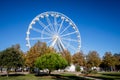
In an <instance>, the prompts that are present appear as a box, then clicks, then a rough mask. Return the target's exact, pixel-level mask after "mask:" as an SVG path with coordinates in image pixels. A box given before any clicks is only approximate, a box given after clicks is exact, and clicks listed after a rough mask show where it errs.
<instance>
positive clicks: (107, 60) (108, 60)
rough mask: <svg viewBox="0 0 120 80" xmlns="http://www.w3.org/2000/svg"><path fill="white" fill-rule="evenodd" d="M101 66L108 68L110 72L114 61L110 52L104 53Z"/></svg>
mask: <svg viewBox="0 0 120 80" xmlns="http://www.w3.org/2000/svg"><path fill="white" fill-rule="evenodd" d="M102 64H103V65H104V67H105V68H107V69H108V68H109V70H112V69H113V68H114V67H115V64H116V59H115V57H114V56H113V55H112V53H111V52H106V53H105V55H104V56H103V61H102Z"/></svg>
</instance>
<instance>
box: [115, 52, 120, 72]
mask: <svg viewBox="0 0 120 80" xmlns="http://www.w3.org/2000/svg"><path fill="white" fill-rule="evenodd" d="M113 56H114V57H115V59H116V64H115V68H116V70H117V71H118V70H120V53H115V54H114V55H113Z"/></svg>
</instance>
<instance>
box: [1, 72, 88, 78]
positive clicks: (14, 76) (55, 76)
mask: <svg viewBox="0 0 120 80" xmlns="http://www.w3.org/2000/svg"><path fill="white" fill-rule="evenodd" d="M0 80H89V79H85V78H82V77H78V76H76V75H75V74H66V73H65V74H52V75H50V76H49V75H44V76H35V75H34V74H26V75H10V76H9V77H6V76H0Z"/></svg>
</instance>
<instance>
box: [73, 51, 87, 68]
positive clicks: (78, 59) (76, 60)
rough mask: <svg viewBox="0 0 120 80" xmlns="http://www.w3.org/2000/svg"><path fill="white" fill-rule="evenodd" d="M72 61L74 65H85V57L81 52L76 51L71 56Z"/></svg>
mask: <svg viewBox="0 0 120 80" xmlns="http://www.w3.org/2000/svg"><path fill="white" fill-rule="evenodd" d="M72 62H73V64H75V65H79V66H85V58H84V54H83V52H82V51H81V52H77V53H75V54H74V55H73V56H72Z"/></svg>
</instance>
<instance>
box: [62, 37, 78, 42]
mask: <svg viewBox="0 0 120 80" xmlns="http://www.w3.org/2000/svg"><path fill="white" fill-rule="evenodd" d="M62 40H66V41H74V42H78V40H75V39H71V38H62Z"/></svg>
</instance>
